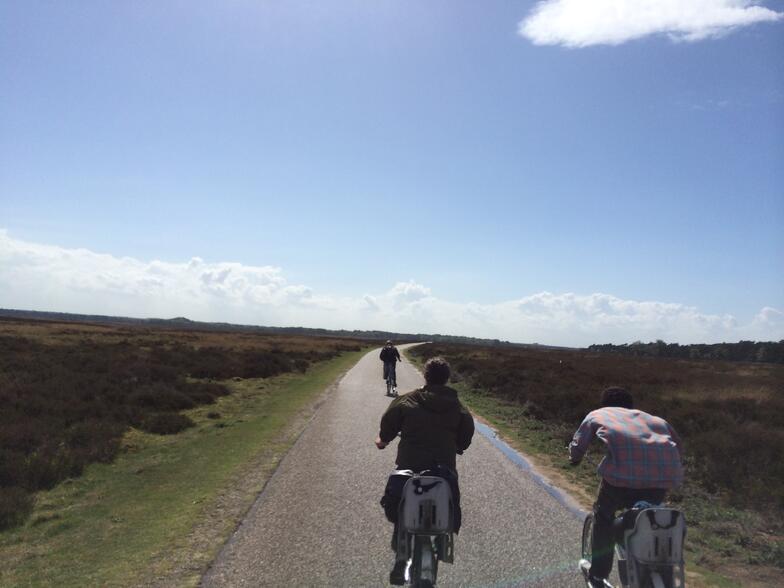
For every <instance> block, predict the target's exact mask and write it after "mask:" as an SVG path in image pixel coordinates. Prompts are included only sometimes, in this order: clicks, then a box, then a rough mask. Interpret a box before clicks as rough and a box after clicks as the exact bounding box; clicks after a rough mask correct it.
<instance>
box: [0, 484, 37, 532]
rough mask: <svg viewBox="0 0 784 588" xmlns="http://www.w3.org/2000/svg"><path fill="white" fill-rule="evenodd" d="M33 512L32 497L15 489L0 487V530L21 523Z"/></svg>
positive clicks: (14, 487) (13, 487) (24, 491)
mask: <svg viewBox="0 0 784 588" xmlns="http://www.w3.org/2000/svg"><path fill="white" fill-rule="evenodd" d="M32 511H33V495H32V494H30V493H29V492H27V491H26V490H24V489H22V488H19V487H16V486H10V487H0V529H6V528H8V527H14V526H16V525H19V524H21V523H23V522H24V521H25V520H26V519H27V517H29V516H30V513H31V512H32Z"/></svg>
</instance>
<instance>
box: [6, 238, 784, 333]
mask: <svg viewBox="0 0 784 588" xmlns="http://www.w3.org/2000/svg"><path fill="white" fill-rule="evenodd" d="M0 307H5V308H15V309H24V310H49V311H58V312H74V313H84V314H107V315H118V316H135V317H159V318H171V317H175V316H187V317H188V318H191V319H194V320H202V321H218V322H233V323H242V324H257V325H268V326H306V327H322V328H330V329H363V330H373V329H379V330H389V331H396V332H413V333H443V334H452V335H467V336H475V337H485V338H492V339H503V340H509V341H514V342H520V343H534V342H536V343H541V344H550V345H565V346H585V345H589V344H591V343H607V342H611V343H629V342H632V341H635V340H643V341H650V340H655V339H663V340H665V341H668V342H679V343H711V342H721V341H737V340H740V339H753V340H760V341H761V340H780V339H784V312H782V311H781V310H779V309H776V308H773V307H765V308H763V309H761V310H760V311H759V313H758V314H757V315H756V316H755V317H754V319H753V320H752V321H751V322H750V323H748V324H739V323H738V321H737V320H736V319H735V318H734V317H733V316H731V315H712V314H705V313H701V312H700V311H699V310H698V309H697V308H694V307H690V306H686V305H683V304H677V303H666V302H652V301H643V302H640V301H634V300H623V299H620V298H618V297H615V296H612V295H610V294H602V293H594V294H588V295H579V294H573V293H561V294H553V293H550V292H540V293H537V294H533V295H530V296H525V297H522V298H519V299H516V300H508V301H503V302H498V303H495V304H476V303H457V302H451V301H449V300H446V299H442V298H440V297H437V296H435V295H434V294H433V293H432V292H431V290H430V289H429V288H427V287H426V286H424V285H422V284H417V283H416V282H414V281H413V280H409V281H402V282H398V283H396V284H395V285H394V286H392V287H391V288H390V289H389V290H388V291H386V292H382V293H380V294H365V295H363V296H357V297H344V298H340V297H332V296H328V295H319V294H317V293H315V292H314V291H313V290H312V289H311V288H308V287H306V286H304V285H293V284H289V283H288V281H287V280H286V278H285V276H284V273H283V270H282V269H281V268H277V267H272V266H260V267H259V266H248V265H243V264H240V263H234V262H219V263H208V262H205V261H203V260H202V259H199V258H197V257H194V258H192V259H190V260H189V261H186V262H182V263H170V262H163V261H149V262H146V261H141V260H138V259H134V258H131V257H115V256H112V255H107V254H101V253H95V252H93V251H90V250H88V249H66V248H62V247H57V246H53V245H46V244H39V243H30V242H26V241H21V240H18V239H14V238H12V237H10V236H9V235H8V233H7V232H6V231H3V230H0Z"/></svg>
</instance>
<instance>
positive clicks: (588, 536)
mask: <svg viewBox="0 0 784 588" xmlns="http://www.w3.org/2000/svg"><path fill="white" fill-rule="evenodd" d="M592 535H593V513H589V514H588V515H586V517H585V521H584V522H583V538H582V543H581V546H582V557H583V559H587V560H588V561H591V542H592Z"/></svg>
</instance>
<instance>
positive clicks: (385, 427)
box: [379, 384, 474, 471]
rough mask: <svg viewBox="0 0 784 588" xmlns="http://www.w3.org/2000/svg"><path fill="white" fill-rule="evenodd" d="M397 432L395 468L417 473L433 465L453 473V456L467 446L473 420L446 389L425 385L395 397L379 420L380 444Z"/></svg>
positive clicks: (472, 430) (454, 396)
mask: <svg viewBox="0 0 784 588" xmlns="http://www.w3.org/2000/svg"><path fill="white" fill-rule="evenodd" d="M398 433H400V444H399V445H398V448H397V467H398V468H399V469H410V470H414V471H421V470H424V469H427V468H430V467H433V466H434V465H436V464H442V465H445V466H448V467H450V468H451V469H453V470H456V469H457V468H456V464H455V454H457V453H458V452H459V453H462V452H463V451H464V450H465V449H467V448H468V446H469V445H471V438H472V437H473V436H474V419H473V418H472V417H471V413H469V412H468V410H466V408H465V407H464V406H463V405H462V404H461V402H460V400H458V398H457V391H455V390H454V389H453V388H450V387H449V386H436V385H432V384H428V385H426V386H425V387H424V388H419V389H417V390H414V391H413V392H409V393H408V394H403V395H402V396H399V397H398V398H396V399H395V400H393V401H392V403H391V404H390V405H389V408H387V410H386V412H385V413H384V415H383V416H382V417H381V430H380V432H379V437H380V438H381V440H382V441H383V442H384V443H389V442H390V441H392V440H393V439H394V438H395V437H396V436H397V434H398Z"/></svg>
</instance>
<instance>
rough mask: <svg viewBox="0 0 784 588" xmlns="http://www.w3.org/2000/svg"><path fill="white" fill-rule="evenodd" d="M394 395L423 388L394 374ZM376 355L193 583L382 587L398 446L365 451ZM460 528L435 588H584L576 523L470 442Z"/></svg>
mask: <svg viewBox="0 0 784 588" xmlns="http://www.w3.org/2000/svg"><path fill="white" fill-rule="evenodd" d="M397 370H398V378H397V379H398V385H399V389H400V390H401V392H403V391H408V390H412V389H414V388H416V387H418V386H421V385H422V383H423V380H422V377H421V375H420V374H419V373H418V372H417V370H416V369H415V368H414V367H413V366H411V365H410V364H409V363H408V362H407V361H405V362H403V363H402V364H400V363H399V364H398V368H397ZM384 391H385V389H384V382H383V380H382V378H381V362H380V361H379V360H378V350H375V351H372V352H370V353H368V354H367V355H366V356H364V357H363V358H362V359H361V360H360V361H359V362H358V363H357V364H356V365H355V366H354V367H353V368H352V369H351V370H350V371H349V372H348V373H347V374H346V375H345V376H344V377H343V379H342V380H341V382H340V384H339V386H338V387H337V389H336V390H335V391H334V392H333V393H332V394H331V395H330V396H329V398H328V399H327V400H326V401H325V402H324V404H323V405H322V406H321V408H320V409H319V411H318V412H317V413H316V416H315V417H314V419H313V420H312V421H311V423H310V424H309V425H308V427H307V428H306V430H305V431H304V432H303V434H302V435H301V437H300V438H299V439H298V441H297V442H296V444H295V445H294V447H293V448H292V449H291V451H290V452H289V453H288V454H287V455H286V457H285V458H284V459H283V460H282V462H281V464H280V466H279V468H278V470H277V471H276V472H275V474H274V475H273V476H272V478H271V479H270V481H269V482H268V484H267V486H266V488H265V489H264V492H262V494H261V495H260V496H259V498H258V500H257V501H256V504H255V505H254V506H253V508H252V509H251V511H250V512H249V514H248V516H247V517H246V519H245V521H244V522H243V523H242V525H241V526H240V527H239V529H238V530H237V531H236V533H235V534H234V536H233V537H232V538H231V539H230V540H229V542H228V543H227V544H226V546H225V547H224V548H223V550H222V552H221V554H220V555H219V556H218V558H217V559H216V561H215V562H214V563H213V565H212V567H211V569H210V570H209V571H208V573H207V574H206V575H205V577H204V578H203V580H202V585H203V586H205V587H213V586H221V587H223V586H356V587H370V586H387V585H388V574H389V569H390V567H391V564H392V558H393V555H392V551H391V550H390V548H389V537H390V532H391V525H390V524H389V523H388V522H387V521H386V519H385V518H384V514H383V511H382V509H381V507H380V506H379V504H378V501H379V498H380V496H381V494H382V492H383V489H384V484H385V482H386V477H387V475H388V473H389V472H390V471H391V470H392V469H393V468H394V460H395V452H396V442H393V443H392V444H390V446H389V447H387V448H386V449H385V450H383V451H379V450H378V449H376V447H375V446H374V445H373V440H374V439H375V437H376V435H377V433H378V422H379V419H380V417H381V414H382V413H383V412H384V410H385V409H386V407H387V406H388V405H389V402H390V399H389V398H387V397H386V396H385V395H384ZM457 465H458V470H459V474H460V488H461V493H462V504H463V513H464V514H463V528H462V530H461V532H460V535H459V536H458V537H457V539H456V541H455V563H454V565H446V564H442V565H441V566H439V578H438V580H439V581H438V585H439V586H445V587H446V586H466V587H469V586H470V587H498V588H500V587H506V586H531V587H533V586H541V587H544V586H547V587H559V588H561V587H562V588H570V587H574V588H582V587H583V586H584V585H585V584H584V583H583V581H582V579H581V577H580V576H579V573H578V572H577V571H576V559H577V554H578V553H579V540H580V532H581V527H582V523H581V521H580V520H579V518H578V517H576V516H575V514H574V513H573V512H571V511H570V510H569V509H568V508H566V507H565V506H564V505H562V504H561V503H560V502H559V501H558V500H556V499H555V498H554V497H553V496H552V495H551V494H550V493H548V492H547V491H546V490H545V489H544V488H543V487H542V486H541V485H540V484H539V483H538V482H537V481H536V480H535V479H534V477H532V476H531V474H530V473H528V472H526V471H524V470H523V469H521V468H520V467H518V466H517V465H516V464H514V463H513V462H512V461H511V460H510V459H508V458H507V457H506V456H505V455H503V453H502V452H501V451H500V450H499V449H498V448H496V447H494V446H493V444H492V443H491V442H490V441H489V440H488V439H487V438H485V437H484V436H483V435H480V434H479V433H478V432H477V434H476V435H475V437H474V441H473V443H472V445H471V447H469V448H468V450H466V452H465V454H464V455H463V456H458V463H457Z"/></svg>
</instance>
